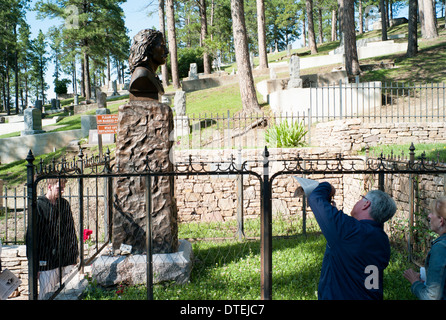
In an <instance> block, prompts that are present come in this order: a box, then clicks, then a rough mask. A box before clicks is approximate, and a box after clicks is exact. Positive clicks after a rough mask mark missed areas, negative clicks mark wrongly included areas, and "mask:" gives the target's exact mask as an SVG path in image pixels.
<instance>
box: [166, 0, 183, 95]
mask: <svg viewBox="0 0 446 320" xmlns="http://www.w3.org/2000/svg"><path fill="white" fill-rule="evenodd" d="M166 7H167V8H166V9H167V10H166V15H167V29H168V38H169V40H168V42H169V53H170V69H171V72H172V84H173V88H174V89H180V88H181V85H180V76H179V73H178V56H177V36H176V33H175V12H174V8H173V0H166Z"/></svg>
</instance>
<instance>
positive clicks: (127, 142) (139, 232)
mask: <svg viewBox="0 0 446 320" xmlns="http://www.w3.org/2000/svg"><path fill="white" fill-rule="evenodd" d="M172 130H173V114H172V110H171V108H170V107H168V106H166V105H165V104H162V103H159V102H157V101H130V102H129V103H128V104H126V105H122V106H120V107H119V119H118V134H117V141H116V165H117V166H119V170H120V172H135V170H136V171H142V170H143V169H144V167H145V162H146V158H147V157H148V159H149V166H150V168H151V170H153V171H162V172H169V171H172V170H173V164H172V163H171V161H170V159H169V152H170V149H171V148H172V144H173V142H172V141H169V134H170V133H171V132H172ZM151 180H152V185H151V191H152V226H153V227H152V250H153V253H172V252H176V250H177V247H178V226H177V208H176V201H175V198H174V178H173V177H168V176H158V177H152V179H151ZM115 185H116V190H115V191H116V192H115V194H116V197H115V199H114V217H113V248H114V249H118V248H120V246H121V244H126V245H131V246H132V248H133V250H132V253H134V254H137V253H142V252H145V251H146V222H147V218H146V212H147V209H146V201H145V191H146V181H145V177H122V178H116V179H115Z"/></svg>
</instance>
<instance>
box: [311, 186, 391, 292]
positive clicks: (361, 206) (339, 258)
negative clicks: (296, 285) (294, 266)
mask: <svg viewBox="0 0 446 320" xmlns="http://www.w3.org/2000/svg"><path fill="white" fill-rule="evenodd" d="M334 194H335V189H334V188H333V187H332V186H331V185H330V184H329V183H328V182H322V183H320V184H319V185H318V186H317V187H316V189H314V190H313V191H312V192H311V194H310V195H309V198H308V202H309V205H310V207H311V209H312V211H313V213H314V215H315V217H316V220H317V222H318V224H319V226H320V228H321V230H322V233H323V234H324V236H325V238H326V240H327V246H326V250H325V255H324V259H323V262H322V270H321V276H320V280H319V287H318V298H319V299H320V300H364V299H374V300H380V299H381V300H382V299H383V271H384V269H385V268H386V267H387V265H388V264H389V259H390V244H389V238H388V237H387V234H386V233H385V232H384V229H383V227H384V222H386V221H387V220H389V219H390V218H392V217H393V215H394V214H395V211H396V205H395V201H394V200H393V199H392V198H391V197H390V196H389V195H388V194H386V193H385V192H382V191H379V190H373V191H370V192H368V193H367V195H366V196H362V198H361V199H360V200H359V201H358V202H357V203H356V204H355V206H354V207H353V209H352V211H351V215H350V216H349V215H346V214H345V213H344V212H342V210H338V209H337V208H336V207H335V206H334V205H333V204H332V202H331V200H332V197H333V196H334Z"/></svg>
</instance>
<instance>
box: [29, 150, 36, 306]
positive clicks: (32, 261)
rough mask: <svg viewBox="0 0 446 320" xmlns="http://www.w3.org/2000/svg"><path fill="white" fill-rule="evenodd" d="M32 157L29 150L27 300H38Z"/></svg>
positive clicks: (34, 187)
mask: <svg viewBox="0 0 446 320" xmlns="http://www.w3.org/2000/svg"><path fill="white" fill-rule="evenodd" d="M34 159H35V158H34V155H33V153H32V151H31V150H29V153H28V156H27V157H26V161H27V162H28V163H27V165H26V176H27V178H26V185H27V189H28V190H27V191H28V237H27V239H26V242H27V243H26V245H27V247H28V277H29V280H28V290H29V300H37V299H38V291H37V272H38V257H37V197H36V186H35V185H34V165H33V162H34Z"/></svg>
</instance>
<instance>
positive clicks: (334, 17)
mask: <svg viewBox="0 0 446 320" xmlns="http://www.w3.org/2000/svg"><path fill="white" fill-rule="evenodd" d="M337 16H338V13H337V10H335V9H333V10H332V11H331V41H336V40H337V39H338V37H337V34H336V29H337V28H336V25H337V23H338V22H337V21H338V18H337Z"/></svg>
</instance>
